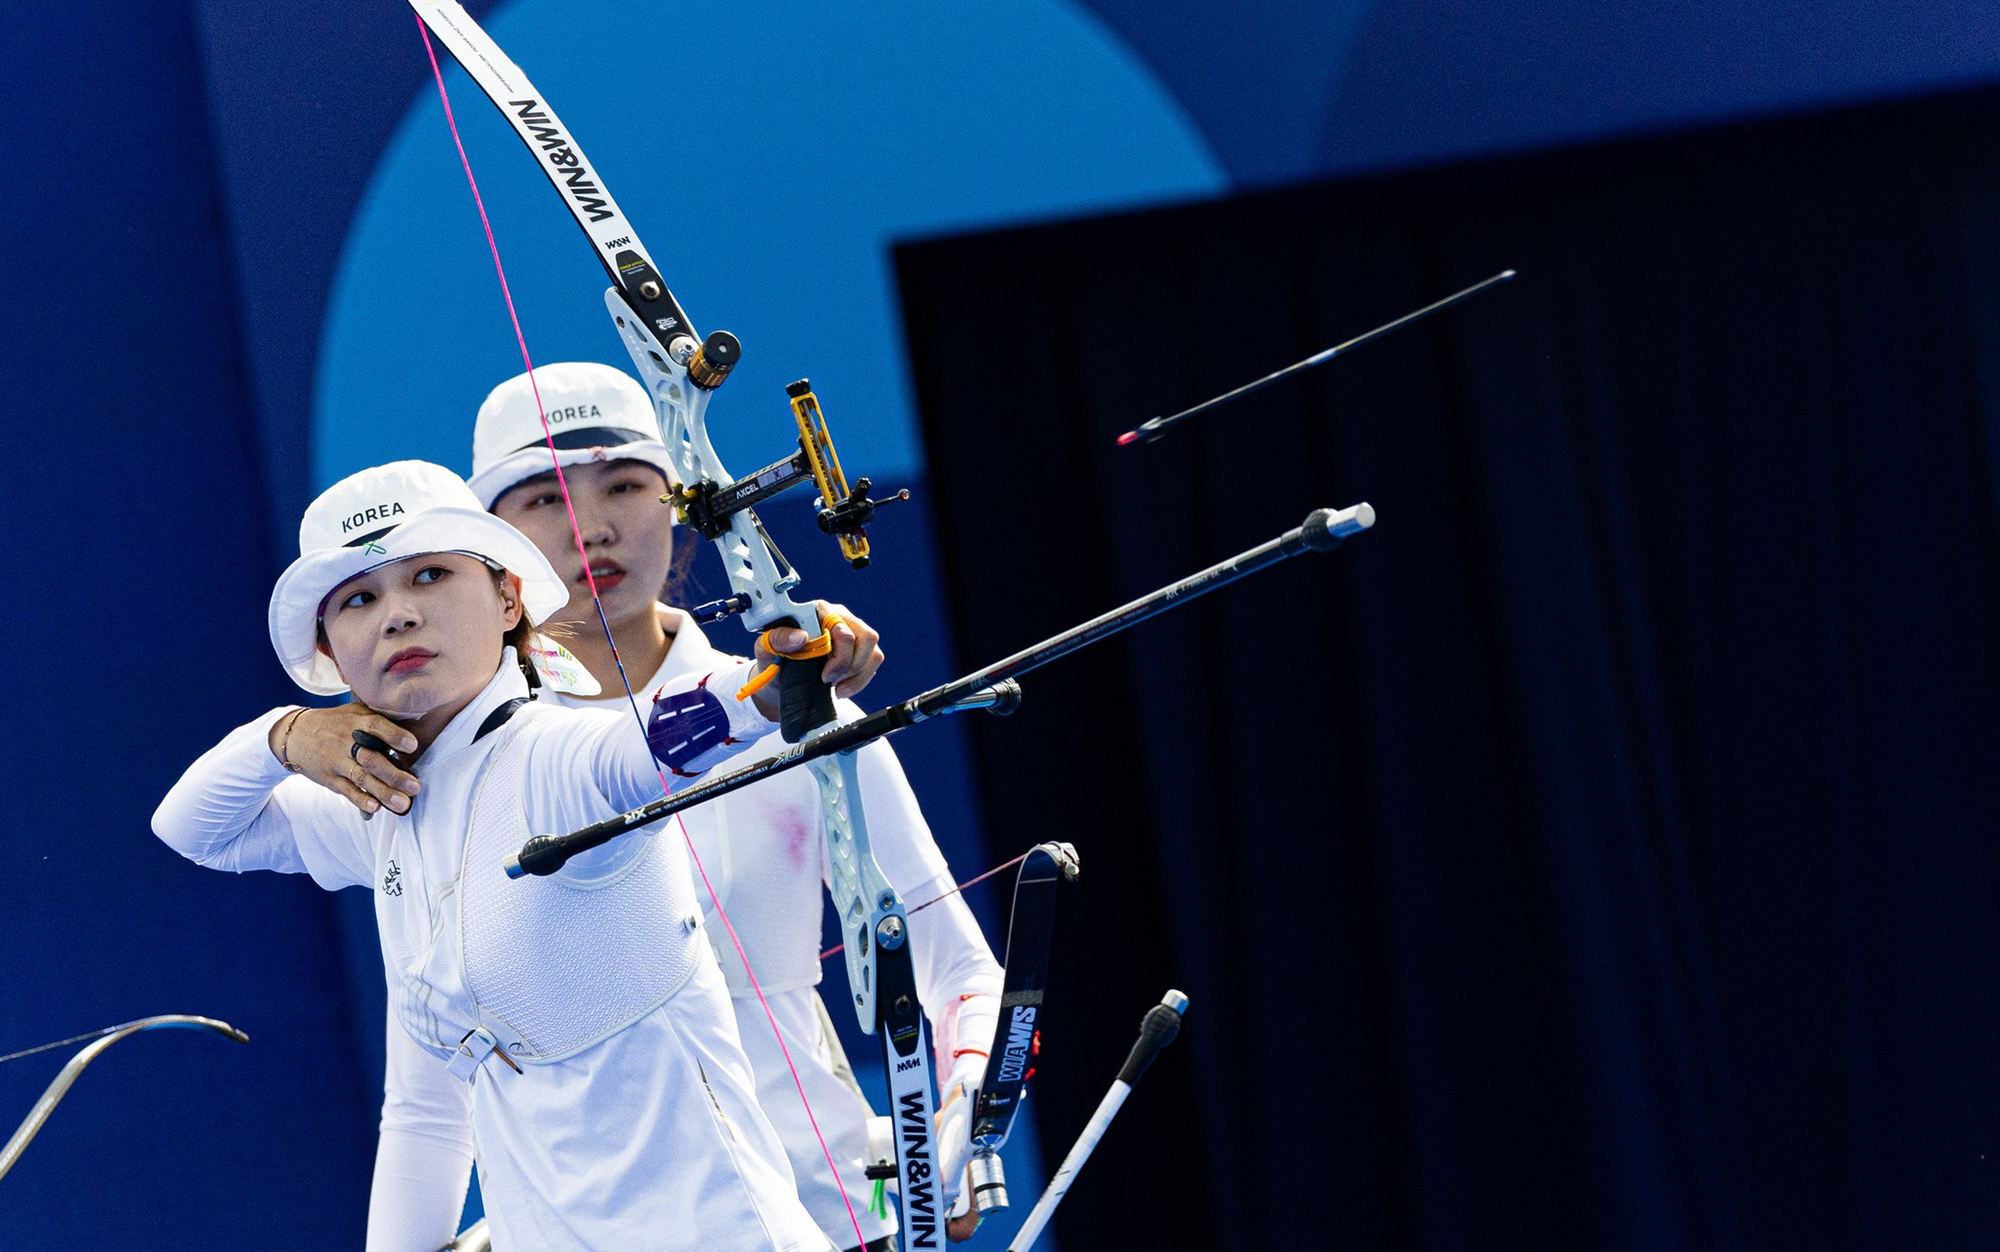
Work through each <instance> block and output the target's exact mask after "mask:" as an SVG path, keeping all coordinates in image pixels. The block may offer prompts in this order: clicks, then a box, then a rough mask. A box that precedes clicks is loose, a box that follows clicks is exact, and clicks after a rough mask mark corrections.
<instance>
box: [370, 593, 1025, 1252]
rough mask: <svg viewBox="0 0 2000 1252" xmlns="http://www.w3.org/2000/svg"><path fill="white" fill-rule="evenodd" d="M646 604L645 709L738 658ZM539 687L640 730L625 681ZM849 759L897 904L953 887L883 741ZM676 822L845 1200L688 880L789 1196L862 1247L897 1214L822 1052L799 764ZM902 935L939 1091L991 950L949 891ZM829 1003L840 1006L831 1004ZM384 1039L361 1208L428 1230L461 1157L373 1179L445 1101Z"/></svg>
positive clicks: (446, 1203)
mask: <svg viewBox="0 0 2000 1252" xmlns="http://www.w3.org/2000/svg"><path fill="white" fill-rule="evenodd" d="M659 611H660V613H661V615H662V617H663V618H664V619H665V624H666V626H667V628H668V630H670V631H671V632H672V634H673V643H672V646H671V647H670V648H669V649H668V651H667V655H666V658H665V660H663V661H662V662H661V665H660V668H659V670H658V671H657V672H656V673H655V674H653V675H652V677H651V678H650V680H649V681H648V682H647V683H645V684H644V685H643V686H640V687H638V688H637V690H638V692H639V695H640V697H641V699H640V703H641V706H642V707H643V706H644V704H645V702H646V698H647V697H649V696H650V695H651V694H652V693H653V692H655V691H658V690H660V689H661V688H663V687H667V686H669V685H671V684H675V683H678V682H685V680H686V679H687V676H689V675H691V674H699V673H706V672H709V671H712V670H715V669H717V668H718V667H720V666H725V665H734V664H740V662H739V661H738V660H737V658H734V657H731V656H728V655H726V654H725V653H722V652H720V651H719V650H717V649H716V648H715V647H714V646H713V645H712V644H710V642H709V641H708V639H707V638H706V637H705V636H704V635H703V634H702V631H701V627H700V626H699V625H697V624H696V623H695V621H694V619H692V618H691V617H689V616H688V615H687V614H685V613H683V612H681V611H680V610H678V609H673V608H669V607H667V606H665V605H662V606H659ZM728 690H731V691H733V690H734V688H730V689H728ZM543 698H544V699H553V700H558V701H561V702H563V703H566V704H575V705H581V706H584V707H587V708H595V709H611V710H615V711H616V712H617V713H618V714H619V715H620V716H622V717H623V719H624V724H625V729H626V733H627V734H628V735H630V736H631V737H632V738H633V739H637V738H638V737H639V729H638V726H637V725H636V724H635V723H634V721H633V719H632V715H631V712H630V709H629V707H628V706H627V704H626V702H625V697H624V694H623V693H622V692H619V693H617V694H616V696H615V698H613V699H609V700H590V701H586V700H578V699H575V698H574V697H567V696H562V695H545V696H544V697H543ZM746 703H747V702H746ZM841 712H842V714H843V716H850V717H851V716H855V715H857V714H858V713H859V710H858V709H857V708H856V707H855V706H853V705H852V704H850V703H847V702H844V701H843V702H842V706H841ZM783 746H784V744H783V740H782V738H781V737H780V736H779V735H778V734H777V733H776V732H775V731H773V732H771V733H770V734H768V735H767V736H766V737H765V738H764V739H763V741H761V742H759V743H757V744H755V745H753V746H751V747H749V748H747V749H746V750H745V751H744V752H743V753H742V755H741V756H739V757H737V758H736V759H735V760H734V761H732V764H737V765H740V764H744V763H747V762H750V761H753V760H756V759H758V758H760V757H765V756H770V755H774V754H775V753H776V752H778V751H779V750H780V749H781V748H782V747H783ZM857 766H858V772H859V776H860V781H861V796H862V803H863V807H864V809H865V811H866V812H867V814H868V830H869V836H870V842H871V844H872V846H873V850H874V853H875V859H876V862H877V864H879V865H880V866H881V868H882V872H883V874H884V875H886V876H887V877H888V879H889V882H890V884H891V885H892V886H894V887H895V888H896V890H897V892H898V894H900V895H901V896H902V897H903V901H904V903H905V904H906V905H907V906H910V907H915V906H916V905H919V904H922V903H924V902H925V901H928V900H933V899H936V898H938V897H939V896H943V895H945V893H946V892H949V891H951V889H952V886H953V883H952V877H951V873H950V868H949V866H947V864H946V863H945V859H944V854H943V853H942V852H940V851H939V850H938V847H937V841H936V839H935V838H934V837H933V836H932V835H931V831H930V827H929V825H928V824H927V823H926V822H925V821H924V817H923V813H922V812H921V811H920V810H919V808H918V806H917V801H916V797H915V795H914V794H913V793H912V792H911V790H910V786H909V781H908V779H907V778H906V777H905V776H904V774H903V769H902V766H901V765H900V764H899V763H898V762H897V760H896V755H895V752H894V751H893V750H892V749H891V748H890V747H889V745H888V744H886V743H881V742H877V743H874V744H871V745H869V746H868V747H866V748H863V749H862V750H861V752H860V754H859V759H858V761H857ZM655 790H657V785H656V787H655ZM681 820H682V821H683V822H684V823H685V825H686V829H687V832H688V835H689V837H690V838H691V840H692V842H693V844H694V848H695V853H696V855H697V856H698V857H700V859H701V865H702V867H703V868H704V869H706V871H707V873H708V877H709V880H710V882H711V883H712V884H713V885H714V887H715V890H716V894H717V895H718V896H719V897H720V899H721V901H722V907H723V909H724V910H725V911H727V912H728V914H729V918H730V921H731V922H732V923H733V924H734V925H735V928H736V934H737V937H738V938H739V939H740V940H741V941H742V943H743V948H744V953H745V955H746V956H748V958H749V961H750V967H751V968H752V969H754V970H755V971H756V973H757V980H758V982H759V983H760V984H761V985H762V987H763V989H764V995H765V998H766V1002H767V1003H769V1005H770V1007H771V1015H772V1017H773V1018H775V1019H776V1020H777V1023H778V1026H779V1028H780V1029H781V1030H782V1031H783V1032H784V1038H785V1047H786V1049H788V1050H789V1051H790V1053H791V1058H792V1062H793V1064H794V1065H795V1066H796V1067H797V1069H798V1075H799V1086H803V1087H804V1088H805V1094H806V1099H807V1100H809V1101H810V1102H811V1106H812V1113H813V1117H814V1118H815V1119H816V1120H817V1121H818V1123H819V1129H820V1131H821V1133H822V1134H824V1135H825V1136H826V1142H827V1147H828V1149H829V1150H830V1151H831V1152H832V1154H833V1157H834V1160H835V1162H836V1163H837V1164H838V1165H839V1179H840V1184H844V1185H845V1188H846V1191H847V1196H848V1202H843V1201H842V1198H841V1189H840V1186H839V1185H837V1184H836V1183H835V1181H834V1174H833V1173H832V1171H830V1170H829V1169H828V1167H827V1162H826V1158H825V1156H824V1155H823V1154H822V1153H821V1151H820V1146H819V1140H818V1139H817V1138H816V1137H815V1136H814V1134H813V1128H812V1122H811V1121H809V1120H808V1118H807V1115H806V1105H805V1103H804V1102H802V1101H801V1100H800V1098H799V1086H795V1085H794V1084H793V1082H792V1071H791V1068H790V1067H788V1066H787V1065H786V1064H785V1057H784V1053H783V1052H781V1051H780V1049H779V1047H778V1042H777V1038H776V1036H775V1035H774V1034H773V1033H772V1030H771V1024H770V1022H769V1021H767V1020H766V1019H765V1017H764V1012H763V1010H762V1009H761V1008H760V1007H759V1006H758V1004H757V1000H756V997H755V995H754V993H753V992H752V990H751V987H750V982H749V979H748V978H746V977H745V976H744V974H743V966H742V962H741V961H740V960H739V959H738V958H737V956H736V953H735V952H734V951H733V950H732V949H731V947H730V944H729V942H728V938H727V936H726V935H725V934H724V933H723V931H722V928H721V926H720V924H719V921H718V920H717V919H716V918H715V917H714V903H713V902H712V901H711V900H710V899H709V897H708V893H707V891H706V890H704V889H702V888H701V886H700V884H699V883H697V885H696V896H697V899H698V900H699V902H700V906H701V908H702V910H703V912H704V914H706V915H707V919H708V921H709V922H710V923H711V930H710V933H711V935H712V936H713V938H714V941H715V946H716V948H717V950H718V955H719V956H720V958H721V964H722V971H723V975H724V977H725V979H726V980H727V982H728V985H729V993H730V997H731V1000H732V1003H733V1007H734V1009H735V1016H736V1023H737V1031H738V1034H739V1036H740V1037H741V1039H742V1041H743V1050H744V1052H745V1053H746V1054H747V1055H748V1056H749V1058H750V1065H751V1069H752V1071H753V1072H754V1074H755V1077H756V1086H757V1098H758V1100H759V1102H760V1103H761V1104H762V1106H763V1108H764V1112H765V1114H766V1116H767V1117H769V1119H770V1121H771V1124H772V1125H773V1127H775V1128H776V1130H777V1132H778V1136H779V1138H780V1140H781V1141H782V1142H783V1144H784V1147H785V1151H786V1153H787V1155H788V1156H789V1158H790V1161H791V1166H792V1172H793V1174H794V1176H795V1177H796V1179H797V1182H798V1193H799V1198H800V1200H801V1201H803V1202H804V1204H805V1206H806V1209H807V1211H808V1212H809V1213H811V1214H812V1216H813V1219H814V1220H815V1221H816V1222H818V1224H819V1227H820V1229H821V1230H822V1231H824V1232H826V1233H827V1234H828V1235H829V1236H831V1237H832V1238H833V1239H834V1240H835V1242H836V1243H838V1244H840V1245H841V1246H847V1245H848V1244H851V1243H852V1242H853V1239H854V1235H853V1224H852V1222H851V1221H850V1219H849V1216H848V1211H849V1210H848V1203H851V1204H852V1206H853V1212H854V1214H855V1215H856V1216H857V1217H858V1218H859V1220H860V1223H861V1231H862V1234H863V1235H865V1236H866V1238H867V1239H868V1240H869V1241H870V1242H872V1241H874V1240H876V1239H879V1238H881V1237H883V1236H884V1235H887V1234H891V1233H894V1231H895V1230H896V1228H897V1223H896V1220H895V1218H894V1216H893V1215H889V1216H877V1215H876V1214H874V1213H872V1212H870V1211H869V1208H868V1199H869V1193H870V1191H871V1190H872V1184H870V1183H869V1182H868V1181H867V1179H866V1178H865V1177H864V1175H863V1170H864V1169H865V1167H866V1165H867V1163H868V1159H869V1157H868V1150H867V1149H868V1119H869V1117H870V1116H872V1115H873V1110H872V1109H871V1108H870V1107H869V1105H868V1103H867V1101H866V1100H865V1099H863V1098H862V1097H861V1096H860V1095H858V1094H857V1093H856V1092H855V1091H854V1089H853V1088H852V1087H851V1086H849V1085H848V1084H847V1083H846V1082H845V1081H844V1080H843V1079H841V1078H840V1077H839V1076H837V1075H836V1072H835V1060H834V1055H833V1051H832V1047H831V1046H830V1042H829V1040H828V1039H827V1038H826V1035H825V1031H824V1029H823V1027H822V1025H821V1022H820V1017H819V1010H818V1008H817V1006H816V1005H815V1004H814V997H815V992H814V990H813V989H814V988H815V987H816V986H818V984H819V981H820V977H821V963H820V960H819V950H820V939H821V935H820V919H821V890H822V885H823V884H824V883H826V882H827V881H829V880H830V877H831V871H830V870H829V868H828V865H827V860H826V833H825V827H824V823H823V820H822V817H821V814H820V803H819V794H818V788H817V786H816V784H815V783H814V782H813V779H812V776H811V774H810V773H809V772H807V771H806V770H803V769H796V770H792V771H789V772H787V773H784V774H780V775H777V776H776V777H773V778H768V779H765V780H763V781H761V782H758V783H754V784H752V785H751V786H749V787H745V788H744V789H743V790H741V791H738V792H734V793H732V794H730V795H727V796H724V797H722V798H721V799H719V800H715V801H711V802H709V803H707V804H703V805H699V806H697V807H695V808H692V809H689V810H687V811H686V812H685V813H683V814H682V815H681ZM660 837H661V838H673V839H675V840H678V839H679V834H678V832H677V831H663V832H662V834H661V836H660ZM910 931H911V953H912V959H913V965H914V967H915V973H916V977H917V992H918V995H919V996H920V997H921V999H922V1000H923V1003H924V1007H925V1011H926V1014H927V1016H928V1017H929V1018H930V1021H931V1033H932V1040H933V1043H934V1045H935V1047H936V1051H937V1062H938V1064H937V1078H938V1084H939V1086H940V1087H941V1088H942V1087H944V1086H946V1084H947V1081H948V1076H949V1075H950V1073H951V1071H952V1069H953V1068H954V1063H955V1062H956V1067H957V1068H958V1069H959V1070H960V1072H961V1074H963V1073H965V1072H966V1071H968V1070H969V1071H970V1072H971V1073H972V1075H973V1078H974V1080H975V1081H976V1076H977V1073H978V1070H979V1069H980V1067H981V1066H983V1064H984V1060H985V1054H986V1052H987V1051H988V1050H989V1049H990V1048H991V1046H992V1039H993V1029H994V1024H995V1022H996V1020H997V1017H998V1012H999V994H1000V990H1001V983H1002V973H1001V969H1000V964H999V962H998V961H996V960H995V959H994V958H993V953H992V950H991V949H990V948H989V947H988V946H987V943H986V940H985V937H984V935H983V934H981V932H980V930H979V924H978V922H977V921H975V920H974V918H973V916H972V912H971V910H970V909H969V908H968V907H967V906H966V904H965V901H964V899H963V898H962V897H960V896H957V895H952V896H950V897H949V898H948V899H946V900H944V901H942V902H941V903H938V904H935V905H932V906H931V907H930V908H927V909H924V910H922V911H921V912H917V913H913V914H911V915H910ZM833 1011H834V1012H844V1011H846V1010H844V1009H842V1008H841V1007H840V1006H838V1005H836V1006H834V1007H833ZM391 1034H392V1038H391V1040H390V1046H391V1056H390V1061H389V1067H388V1083H387V1086H388V1090H387V1091H386V1092H385V1098H384V1108H383V1119H382V1134H383V1147H382V1148H381V1149H380V1154H381V1155H378V1165H377V1179H378V1185H377V1191H376V1205H375V1206H374V1207H371V1220H370V1229H371V1231H373V1230H374V1229H375V1228H376V1225H377V1218H376V1216H375V1212H376V1208H378V1207H381V1206H383V1205H388V1204H395V1205H399V1206H407V1207H406V1211H407V1212H408V1214H409V1216H408V1217H407V1218H390V1217H388V1216H384V1217H382V1218H381V1219H380V1221H381V1223H382V1224H383V1225H384V1226H385V1227H389V1228H394V1227H395V1226H396V1225H399V1224H407V1225H410V1226H421V1227H422V1228H423V1229H424V1230H425V1231H426V1233H427V1234H428V1233H429V1232H433V1231H435V1230H436V1229H438V1228H439V1225H438V1223H439V1215H440V1214H445V1210H447V1209H448V1210H449V1213H448V1214H447V1215H445V1216H444V1217H443V1221H444V1222H446V1223H449V1222H451V1221H454V1220H456V1218H457V1216H458V1209H459V1206H460V1205H461V1204H462V1202H463V1199H464V1170H463V1167H457V1172H456V1176H455V1177H454V1176H452V1174H451V1173H450V1170H451V1168H452V1166H451V1164H450V1162H449V1160H447V1159H446V1158H442V1157H439V1158H433V1159H435V1160H436V1161H437V1163H438V1164H439V1166H440V1172H439V1174H438V1177H437V1179H436V1183H435V1186H434V1187H433V1188H432V1193H431V1194H430V1195H429V1197H428V1198H420V1197H421V1193H422V1189H421V1188H403V1187H400V1186H398V1185H397V1178H398V1176H397V1175H395V1174H394V1173H393V1172H392V1174H391V1176H390V1177H389V1178H388V1179H386V1180H385V1179H384V1177H383V1172H382V1171H383V1169H384V1167H383V1166H382V1165H381V1164H380V1160H381V1156H382V1155H386V1156H389V1157H391V1158H394V1159H404V1158H405V1157H406V1156H407V1148H406V1147H405V1146H404V1144H405V1140H406V1137H409V1136H421V1135H423V1134H425V1133H426V1132H425V1130H424V1129H423V1128H424V1126H425V1125H426V1124H427V1123H431V1122H434V1121H435V1120H436V1119H437V1117H438V1116H439V1115H440V1113H439V1109H440V1108H441V1107H447V1106H448V1102H449V1101H450V1100H452V1099H453V1098H455V1095H456V1093H454V1092H451V1091H449V1090H447V1089H445V1088H444V1087H443V1086H442V1085H441V1083H440V1082H439V1081H438V1080H437V1079H436V1077H435V1075H434V1074H431V1073H430V1072H428V1071H425V1070H423V1069H422V1068H421V1067H413V1066H409V1065H407V1064H404V1065H399V1064H398V1062H397V1059H396V1057H395V1055H394V1052H395V1049H396V1048H397V1047H398V1046H405V1047H407V1046H409V1045H399V1044H398V1041H397V1040H395V1039H394V1037H393V1035H394V1032H391ZM954 1054H959V1055H958V1056H956V1057H955V1056H954ZM416 1084H422V1087H428V1088H430V1089H431V1094H428V1095H427V1094H426V1093H425V1091H424V1090H423V1089H422V1087H419V1086H417V1085H416ZM401 1246H403V1245H402V1244H398V1243H393V1242H389V1241H387V1238H386V1234H385V1241H384V1242H383V1243H382V1244H381V1245H380V1247H379V1248H378V1246H377V1244H376V1243H375V1242H373V1241H372V1240H371V1243H370V1245H369V1248H370V1252H387V1249H390V1248H396V1247H401ZM410 1246H415V1245H414V1244H412V1245H410Z"/></svg>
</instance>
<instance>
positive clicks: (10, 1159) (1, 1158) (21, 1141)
mask: <svg viewBox="0 0 2000 1252" xmlns="http://www.w3.org/2000/svg"><path fill="white" fill-rule="evenodd" d="M170 1027H182V1028H186V1029H190V1030H207V1031H211V1032H213V1033H215V1034H218V1035H221V1036H222V1037H223V1038H224V1039H229V1040H233V1041H234V1042H236V1043H248V1042H250V1036H249V1035H246V1034H244V1033H243V1032H242V1031H240V1030H238V1029H236V1027H234V1026H231V1025H230V1024H229V1023H228V1022H222V1021H217V1020H216V1019H214V1018H212V1017H196V1016H193V1015H191V1014H187V1013H168V1014H165V1015H163V1016H160V1017H142V1018H140V1019H139V1020H138V1021H136V1022H126V1023H125V1024H124V1025H122V1026H110V1027H107V1028H105V1029H104V1030H103V1031H100V1032H99V1034H98V1038H97V1039H96V1041H94V1042H93V1043H91V1044H89V1045H88V1046H86V1047H85V1048H83V1049H82V1050H81V1051H79V1052H78V1053H77V1054H76V1055H75V1056H73V1057H71V1058H70V1059H69V1063H68V1064H67V1065H64V1066H63V1067H62V1072H61V1073H59V1074H57V1075H56V1077H55V1081H54V1082H52V1083H50V1084H49V1086H48V1090H46V1091H44V1092H42V1098H41V1099H39V1100H37V1101H35V1107H34V1108H32V1109H30V1110H28V1116H27V1118H26V1119H25V1120H23V1121H22V1122H21V1126H20V1128H19V1129H18V1130H16V1131H15V1132H14V1136H13V1138H11V1139H9V1140H7V1146H6V1147H4V1148H0V1178H5V1177H6V1176H7V1171H8V1170H10V1169H12V1168H14V1162H16V1161H18V1160H20V1159H21V1154H22V1153H23V1152H25V1151H27V1150H28V1144H29V1143H30V1142H31V1141H32V1140H33V1139H34V1137H35V1136H36V1135H37V1134H39V1133H41V1129H42V1124H43V1123H44V1122H46V1121H48V1120H49V1114H50V1113H52V1112H54V1111H55V1107H56V1105H57V1104H59V1103H61V1102H62V1098H63V1097H64V1096H65V1095H68V1094H69V1089H70V1086H71V1085H72V1084H74V1083H75V1082H76V1078H77V1075H78V1074H81V1073H82V1072H83V1071H84V1070H85V1069H86V1068H87V1067H88V1066H89V1065H90V1063H91V1062H92V1061H94V1060H96V1059H97V1058H98V1056H99V1055H100V1054H101V1053H103V1051H104V1050H105V1049H106V1048H108V1047H110V1046H111V1045H112V1044H114V1043H117V1042H118V1041H119V1040H120V1039H123V1038H125V1037H127V1036H128V1035H136V1034H140V1033H141V1032H143V1031H148V1030H161V1029H167V1028H170ZM39 1050H40V1049H30V1051H39ZM19 1055H25V1053H22V1054H19Z"/></svg>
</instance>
